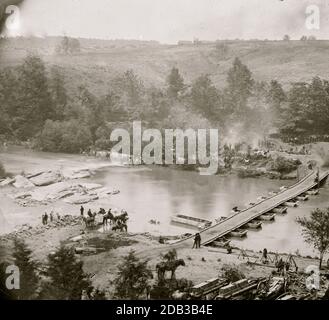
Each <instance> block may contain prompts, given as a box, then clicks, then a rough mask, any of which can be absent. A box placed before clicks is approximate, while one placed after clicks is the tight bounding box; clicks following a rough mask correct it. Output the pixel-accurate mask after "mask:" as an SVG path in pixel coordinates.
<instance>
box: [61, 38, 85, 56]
mask: <svg viewBox="0 0 329 320" xmlns="http://www.w3.org/2000/svg"><path fill="white" fill-rule="evenodd" d="M80 50H81V45H80V41H79V40H78V39H75V38H69V37H67V36H64V37H63V39H62V41H61V42H60V43H59V45H58V46H57V47H56V53H58V54H61V53H62V54H65V55H67V54H74V53H78V52H80Z"/></svg>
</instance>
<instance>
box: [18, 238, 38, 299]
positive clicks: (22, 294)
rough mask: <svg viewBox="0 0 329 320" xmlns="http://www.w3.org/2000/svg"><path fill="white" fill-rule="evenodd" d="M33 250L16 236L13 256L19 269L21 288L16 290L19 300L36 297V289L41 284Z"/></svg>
mask: <svg viewBox="0 0 329 320" xmlns="http://www.w3.org/2000/svg"><path fill="white" fill-rule="evenodd" d="M31 256H32V251H31V250H30V249H29V248H28V247H27V245H26V244H25V242H24V241H23V240H21V239H18V238H16V239H15V241H14V252H13V258H14V263H15V265H16V266H17V267H18V269H19V275H20V280H19V282H20V289H18V290H15V293H14V294H15V297H16V299H18V300H29V299H34V298H35V297H36V295H37V293H36V290H37V289H38V286H39V277H38V275H37V271H36V270H37V263H36V262H35V261H33V260H32V257H31Z"/></svg>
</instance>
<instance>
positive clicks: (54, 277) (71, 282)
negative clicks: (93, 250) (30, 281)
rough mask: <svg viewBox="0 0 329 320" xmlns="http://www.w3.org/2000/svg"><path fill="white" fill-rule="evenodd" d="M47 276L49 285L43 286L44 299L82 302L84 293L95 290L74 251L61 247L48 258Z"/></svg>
mask: <svg viewBox="0 0 329 320" xmlns="http://www.w3.org/2000/svg"><path fill="white" fill-rule="evenodd" d="M46 275H47V276H48V277H49V283H46V284H45V285H44V286H43V290H42V298H44V299H56V300H80V299H81V296H82V292H83V291H86V292H87V293H90V292H91V291H92V289H93V287H92V285H91V281H90V279H89V277H88V275H87V274H86V273H85V272H84V271H83V262H82V261H78V260H77V259H76V257H75V253H74V250H73V249H72V248H67V247H65V246H61V247H60V248H59V249H58V250H57V251H56V252H55V253H54V254H50V255H49V256H48V269H47V272H46Z"/></svg>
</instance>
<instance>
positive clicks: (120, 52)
mask: <svg viewBox="0 0 329 320" xmlns="http://www.w3.org/2000/svg"><path fill="white" fill-rule="evenodd" d="M60 40H61V39H60V38H55V37H49V38H45V39H42V38H29V39H23V38H16V39H10V40H2V44H1V57H0V59H1V65H0V67H5V66H13V65H16V64H18V63H20V62H21V60H22V59H23V58H24V57H25V56H26V55H27V54H28V53H38V54H40V55H41V56H42V57H43V59H44V61H46V63H47V64H48V65H49V66H50V65H58V66H60V67H61V68H63V70H64V71H65V73H66V75H67V83H68V85H69V86H70V87H72V88H75V87H77V86H78V85H81V84H86V85H87V86H88V87H90V88H91V89H92V90H93V91H94V92H96V93H103V92H105V91H106V89H107V87H108V82H109V80H111V79H112V78H113V77H114V76H115V75H117V74H119V73H121V72H124V71H126V70H127V69H133V70H134V71H135V72H136V73H137V74H138V75H139V76H140V77H141V78H142V79H143V80H144V82H145V83H146V84H147V85H148V86H150V85H155V86H160V85H163V84H164V82H165V79H166V76H167V74H168V72H169V70H170V69H171V68H172V67H173V66H177V67H178V68H179V69H180V71H181V73H182V74H183V76H184V77H185V79H186V82H191V81H193V79H195V78H196V77H197V76H199V75H201V74H210V75H211V77H212V80H213V81H214V82H215V84H216V85H217V86H218V87H223V86H224V84H225V80H226V74H227V70H228V69H229V68H230V66H231V64H232V60H233V59H234V58H235V57H239V58H240V59H241V60H242V61H243V63H245V64H247V65H248V67H249V68H250V70H251V71H252V72H253V75H254V78H255V79H256V80H258V81H270V80H272V79H277V80H279V81H280V82H281V83H282V84H283V85H284V86H289V83H290V82H295V81H309V80H310V79H311V78H312V77H314V76H320V77H323V78H327V76H328V73H329V64H328V55H329V41H225V42H224V41H223V42H219V43H217V44H216V43H207V44H200V45H193V44H191V45H161V44H159V43H157V42H146V41H145V42H142V41H128V40H113V41H105V40H88V39H80V43H81V52H80V53H76V54H72V55H63V54H56V53H55V48H56V46H57V45H58V43H59V42H60Z"/></svg>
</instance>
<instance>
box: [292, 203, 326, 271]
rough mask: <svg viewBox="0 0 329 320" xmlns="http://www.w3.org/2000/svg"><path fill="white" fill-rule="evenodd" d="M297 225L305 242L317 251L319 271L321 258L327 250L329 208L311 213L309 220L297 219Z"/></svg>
mask: <svg viewBox="0 0 329 320" xmlns="http://www.w3.org/2000/svg"><path fill="white" fill-rule="evenodd" d="M297 223H298V224H300V225H301V227H302V235H303V236H304V240H305V242H307V243H309V244H311V245H313V247H314V248H315V249H316V250H318V251H319V253H320V263H319V268H320V269H321V266H322V261H323V256H324V254H325V253H326V251H327V250H328V249H329V208H326V209H323V210H321V209H316V210H314V211H312V212H311V217H310V219H307V218H305V217H303V218H302V217H298V218H297Z"/></svg>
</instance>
